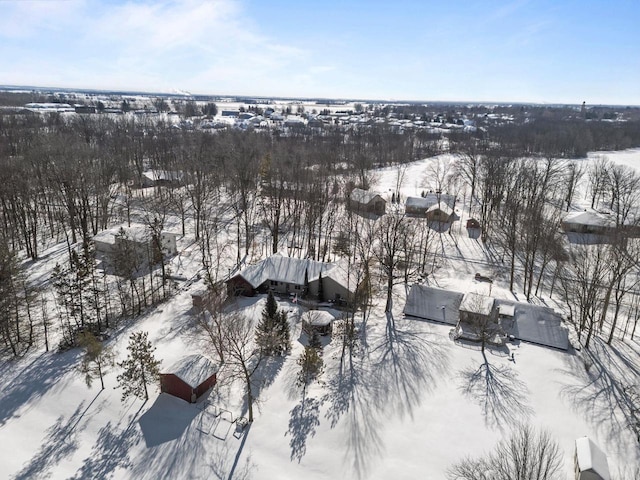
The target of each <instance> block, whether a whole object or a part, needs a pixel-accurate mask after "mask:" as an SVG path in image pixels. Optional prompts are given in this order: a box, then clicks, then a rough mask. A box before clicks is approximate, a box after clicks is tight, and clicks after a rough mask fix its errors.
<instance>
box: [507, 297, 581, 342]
mask: <svg viewBox="0 0 640 480" xmlns="http://www.w3.org/2000/svg"><path fill="white" fill-rule="evenodd" d="M496 303H497V305H498V309H499V311H502V309H503V308H505V309H512V310H513V312H514V313H513V320H514V321H513V324H512V325H511V328H507V329H506V331H505V333H506V334H507V335H513V336H514V337H515V338H517V339H519V340H523V341H525V342H531V343H536V344H538V345H544V346H547V347H553V348H559V349H561V350H566V349H567V348H569V332H568V331H567V329H566V327H564V326H563V325H562V318H561V317H560V316H559V315H558V314H557V313H556V312H554V311H553V309H551V308H547V307H541V306H538V305H531V304H529V303H520V302H510V301H509V300H499V299H497V300H496ZM503 327H504V325H503Z"/></svg>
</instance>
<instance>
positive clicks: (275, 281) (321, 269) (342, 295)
mask: <svg viewBox="0 0 640 480" xmlns="http://www.w3.org/2000/svg"><path fill="white" fill-rule="evenodd" d="M305 279H306V280H305ZM320 282H322V297H323V298H320V299H319V300H320V301H325V300H332V301H349V300H351V299H352V298H353V295H354V294H355V292H356V288H357V285H356V284H355V281H350V280H349V278H348V275H347V272H346V269H345V268H344V266H343V265H341V264H337V263H326V262H316V261H315V260H310V259H300V258H291V257H285V256H282V255H273V256H271V257H269V258H266V259H264V260H261V261H260V262H258V263H256V264H254V265H250V266H248V267H245V268H243V269H242V270H240V272H238V273H237V274H236V275H235V276H233V277H231V278H230V279H229V280H227V291H228V293H229V295H247V296H252V295H255V294H256V293H259V292H267V291H269V290H271V291H273V292H275V293H281V294H292V295H296V294H297V295H300V296H304V295H306V294H309V295H310V296H312V297H318V295H319V293H320ZM307 286H308V287H307ZM307 288H308V290H307Z"/></svg>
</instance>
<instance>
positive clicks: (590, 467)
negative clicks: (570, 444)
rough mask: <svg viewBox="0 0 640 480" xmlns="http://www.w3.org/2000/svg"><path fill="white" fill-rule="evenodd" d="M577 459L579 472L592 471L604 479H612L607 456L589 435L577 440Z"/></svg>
mask: <svg viewBox="0 0 640 480" xmlns="http://www.w3.org/2000/svg"><path fill="white" fill-rule="evenodd" d="M576 461H577V464H578V471H579V472H586V471H591V472H593V473H595V474H597V475H599V476H600V478H602V480H611V474H610V473H609V464H608V462H607V456H606V455H605V454H604V452H603V451H602V450H600V449H599V448H598V446H597V445H596V444H595V443H593V442H592V441H591V439H590V438H589V437H582V438H578V439H577V440H576Z"/></svg>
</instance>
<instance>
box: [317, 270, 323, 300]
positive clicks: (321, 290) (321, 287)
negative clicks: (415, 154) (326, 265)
mask: <svg viewBox="0 0 640 480" xmlns="http://www.w3.org/2000/svg"><path fill="white" fill-rule="evenodd" d="M318 301H319V302H324V285H323V284H322V272H320V275H319V276H318Z"/></svg>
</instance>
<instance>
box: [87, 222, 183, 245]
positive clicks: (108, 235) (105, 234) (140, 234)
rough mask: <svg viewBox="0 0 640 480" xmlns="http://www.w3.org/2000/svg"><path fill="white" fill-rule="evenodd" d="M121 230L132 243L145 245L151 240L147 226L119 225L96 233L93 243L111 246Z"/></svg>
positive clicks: (164, 233) (166, 233)
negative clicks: (109, 244)
mask: <svg viewBox="0 0 640 480" xmlns="http://www.w3.org/2000/svg"><path fill="white" fill-rule="evenodd" d="M121 228H122V229H123V230H124V231H125V233H126V234H127V237H128V238H129V239H130V240H132V241H135V242H142V243H145V242H148V241H149V240H150V239H151V231H150V229H149V228H148V227H147V226H145V225H142V224H131V226H130V227H126V226H123V225H119V226H117V227H112V228H109V229H107V230H103V231H102V232H98V233H97V234H96V235H94V236H93V241H94V242H103V243H111V244H113V243H115V237H116V235H118V234H119V233H120V229H121ZM161 233H162V235H173V234H172V233H170V232H165V231H163V232H161Z"/></svg>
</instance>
